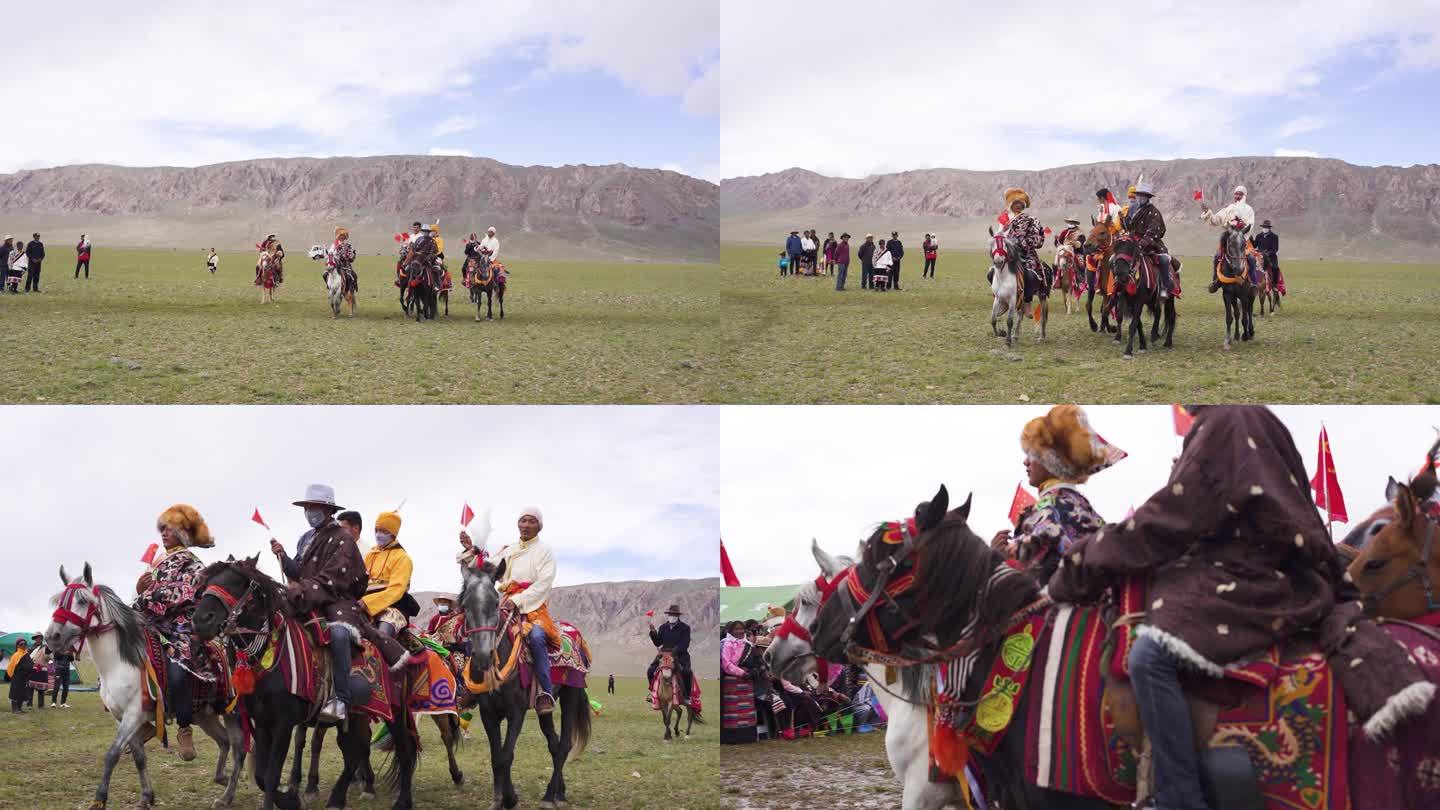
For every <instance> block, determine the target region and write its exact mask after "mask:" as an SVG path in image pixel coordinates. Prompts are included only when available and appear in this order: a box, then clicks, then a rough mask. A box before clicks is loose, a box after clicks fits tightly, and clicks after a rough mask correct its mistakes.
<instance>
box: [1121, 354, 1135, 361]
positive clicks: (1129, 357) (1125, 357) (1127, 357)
mask: <svg viewBox="0 0 1440 810" xmlns="http://www.w3.org/2000/svg"><path fill="white" fill-rule="evenodd" d="M1120 359H1121V360H1134V359H1135V355H1133V354H1131V353H1129V352H1126V353H1124V354H1122V355H1120Z"/></svg>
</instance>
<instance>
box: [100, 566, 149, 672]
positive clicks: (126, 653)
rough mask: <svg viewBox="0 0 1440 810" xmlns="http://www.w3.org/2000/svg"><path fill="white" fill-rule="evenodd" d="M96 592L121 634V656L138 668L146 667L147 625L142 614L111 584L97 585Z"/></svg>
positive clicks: (116, 630)
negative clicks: (121, 596) (117, 592)
mask: <svg viewBox="0 0 1440 810" xmlns="http://www.w3.org/2000/svg"><path fill="white" fill-rule="evenodd" d="M95 592H96V593H98V594H99V596H100V604H101V606H102V607H103V609H104V611H105V615H106V616H109V617H110V623H111V624H113V625H115V633H116V634H117V635H118V636H119V645H118V646H119V648H120V656H121V657H122V658H124V659H125V661H126V663H129V664H131V665H133V666H135V667H138V668H142V669H143V668H144V666H145V659H144V654H145V653H144V650H145V625H144V623H143V622H142V621H141V619H140V614H139V613H138V612H137V611H136V610H135V609H134V608H132V607H130V606H129V605H128V604H126V603H125V600H123V599H121V598H120V596H119V594H116V593H115V591H114V590H112V589H111V588H110V586H109V585H97V586H95Z"/></svg>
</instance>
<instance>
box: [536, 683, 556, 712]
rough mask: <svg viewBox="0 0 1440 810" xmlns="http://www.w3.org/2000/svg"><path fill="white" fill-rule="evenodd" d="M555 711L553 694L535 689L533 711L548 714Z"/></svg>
mask: <svg viewBox="0 0 1440 810" xmlns="http://www.w3.org/2000/svg"><path fill="white" fill-rule="evenodd" d="M553 711H555V696H554V695H552V694H550V693H549V692H544V691H540V690H538V689H537V690H536V691H535V713H536V714H550V713H551V712H553Z"/></svg>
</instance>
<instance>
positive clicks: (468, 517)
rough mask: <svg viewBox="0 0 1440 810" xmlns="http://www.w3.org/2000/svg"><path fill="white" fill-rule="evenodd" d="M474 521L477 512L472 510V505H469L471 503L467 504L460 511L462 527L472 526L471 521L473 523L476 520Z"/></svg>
mask: <svg viewBox="0 0 1440 810" xmlns="http://www.w3.org/2000/svg"><path fill="white" fill-rule="evenodd" d="M474 519H475V510H474V509H471V508H470V504H469V503H466V504H465V505H464V506H463V507H462V508H461V509H460V525H461V526H469V525H470V521H472V520H474Z"/></svg>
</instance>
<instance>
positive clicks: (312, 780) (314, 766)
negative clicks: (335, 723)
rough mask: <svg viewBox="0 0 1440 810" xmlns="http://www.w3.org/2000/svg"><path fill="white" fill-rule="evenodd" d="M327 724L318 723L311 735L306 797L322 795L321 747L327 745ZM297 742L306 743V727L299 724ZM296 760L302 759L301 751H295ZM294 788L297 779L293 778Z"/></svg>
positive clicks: (292, 785) (316, 797) (299, 743)
mask: <svg viewBox="0 0 1440 810" xmlns="http://www.w3.org/2000/svg"><path fill="white" fill-rule="evenodd" d="M327 728H328V727H327V726H324V725H319V724H317V725H316V726H315V731H314V732H313V733H312V734H311V735H310V773H308V774H306V776H305V798H307V799H318V798H319V797H320V749H322V748H324V747H325V730H326V729H327ZM295 744H296V745H299V746H301V747H303V746H304V745H305V727H304V726H297V727H296V729H295ZM295 761H296V762H299V761H300V752H299V751H296V752H295ZM290 781H291V787H292V789H293V788H295V787H296V785H295V780H294V779H293V778H292V779H291V780H290Z"/></svg>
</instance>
